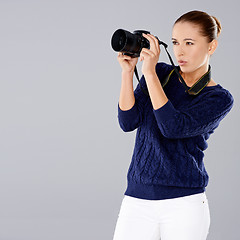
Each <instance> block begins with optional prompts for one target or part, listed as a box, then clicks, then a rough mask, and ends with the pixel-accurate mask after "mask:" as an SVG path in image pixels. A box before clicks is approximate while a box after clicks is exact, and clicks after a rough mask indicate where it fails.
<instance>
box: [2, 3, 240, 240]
mask: <svg viewBox="0 0 240 240" xmlns="http://www.w3.org/2000/svg"><path fill="white" fill-rule="evenodd" d="M226 3H227V4H226ZM226 3H225V2H219V1H217V0H214V1H198V2H197V1H196V2H195V3H194V2H193V1H187V0H182V1H177V0H175V1H159V0H158V1H147V2H146V1H142V0H141V1H137V0H134V1H129V0H128V1H126V0H124V1H86V2H85V1H71V0H68V1H67V0H66V1H64V0H58V1H57V0H55V1H52V0H48V1H34V0H33V1H25V0H22V1H11V0H8V1H5V0H1V1H0V33H1V34H0V114H1V115H0V240H40V239H41V240H43V239H44V240H54V239H58V240H65V239H71V240H77V239H103V240H107V239H112V236H113V233H114V228H115V224H116V221H117V215H118V212H119V209H120V204H121V201H122V198H123V194H124V191H125V188H126V183H127V182H126V175H127V170H128V167H129V164H130V161H131V155H132V151H133V146H134V140H135V134H136V132H135V131H134V132H131V133H124V132H123V131H122V130H121V129H120V127H119V125H118V120H117V103H118V99H119V93H120V86H121V69H120V65H119V64H118V62H117V53H116V52H114V51H113V50H112V49H111V45H110V39H111V36H112V34H113V32H114V31H115V30H116V29H118V28H124V29H127V30H130V31H133V30H135V29H147V30H150V31H151V33H153V34H155V35H157V36H158V37H159V38H160V39H161V40H163V41H165V42H167V43H168V44H169V51H170V53H171V55H172V56H174V55H173V52H172V45H171V41H170V39H171V32H172V25H173V23H174V21H175V20H176V19H177V18H178V17H179V16H180V15H182V14H183V13H185V12H187V11H190V10H194V9H198V10H204V11H206V12H208V13H209V14H212V15H215V16H216V17H218V18H219V19H220V21H221V23H222V26H223V32H222V34H221V36H220V39H219V47H218V49H217V51H216V52H215V54H214V56H213V57H212V59H211V65H212V68H213V71H212V76H213V79H214V80H215V82H217V83H220V84H221V85H222V86H223V87H225V88H226V89H228V90H229V91H230V92H231V93H232V95H233V96H234V99H235V105H234V107H233V109H232V111H231V112H230V113H229V114H228V115H227V117H226V118H225V119H224V120H223V121H222V122H221V124H220V125H219V127H218V128H217V129H216V130H215V133H214V134H213V135H211V137H210V139H209V140H208V143H209V148H208V149H207V150H206V151H205V166H206V168H207V171H208V173H209V176H210V181H209V185H208V186H207V197H208V199H209V205H210V213H211V226H210V233H209V237H208V239H209V240H215V239H219V240H221V239H229V240H237V239H238V230H239V229H238V228H239V214H240V211H239V201H240V197H239V196H240V194H239V184H238V183H239V180H240V179H239V174H238V172H239V167H240V165H239V160H240V159H239V154H237V145H238V146H239V142H238V139H239V133H240V132H239V120H240V115H239V86H240V84H239V72H238V69H239V54H240V52H239V38H240V35H239V31H238V25H239V3H238V1H237V0H236V1H226ZM159 61H165V62H168V63H169V60H168V58H167V55H166V53H165V51H164V50H163V49H162V52H161V55H160V59H159ZM138 68H139V71H140V69H141V65H140V64H139V65H138ZM134 84H135V86H136V84H137V81H136V79H134Z"/></svg>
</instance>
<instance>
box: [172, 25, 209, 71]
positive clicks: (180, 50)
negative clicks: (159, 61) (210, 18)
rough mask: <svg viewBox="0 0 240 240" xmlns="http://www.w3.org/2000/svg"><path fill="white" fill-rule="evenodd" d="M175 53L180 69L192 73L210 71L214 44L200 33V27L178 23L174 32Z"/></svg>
mask: <svg viewBox="0 0 240 240" xmlns="http://www.w3.org/2000/svg"><path fill="white" fill-rule="evenodd" d="M172 42H173V51H174V54H175V57H176V59H177V61H178V64H179V66H180V69H181V71H182V72H184V73H190V72H194V71H197V70H201V69H204V70H205V69H208V64H209V57H210V55H211V54H212V53H213V52H212V51H210V50H211V46H212V43H208V42H207V38H206V37H204V36H202V35H201V34H200V33H199V27H198V26H196V25H194V24H192V23H189V22H178V23H176V24H175V25H174V27H173V31H172Z"/></svg>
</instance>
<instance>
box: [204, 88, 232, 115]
mask: <svg viewBox="0 0 240 240" xmlns="http://www.w3.org/2000/svg"><path fill="white" fill-rule="evenodd" d="M201 97H202V101H203V102H205V103H206V105H208V106H209V107H214V108H219V109H221V110H222V111H224V110H230V109H231V108H232V107H233V104H234V98H233V95H232V94H231V93H230V91H229V90H227V89H226V88H224V87H222V86H221V85H220V84H218V85H217V86H213V88H211V89H208V91H205V92H203V94H202V95H201Z"/></svg>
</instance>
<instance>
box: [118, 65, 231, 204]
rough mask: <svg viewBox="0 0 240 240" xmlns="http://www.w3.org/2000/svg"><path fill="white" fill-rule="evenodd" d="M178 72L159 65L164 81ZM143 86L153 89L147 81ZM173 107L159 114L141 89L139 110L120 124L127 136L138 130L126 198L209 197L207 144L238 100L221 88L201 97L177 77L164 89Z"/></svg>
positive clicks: (123, 117) (123, 115)
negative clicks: (206, 190)
mask: <svg viewBox="0 0 240 240" xmlns="http://www.w3.org/2000/svg"><path fill="white" fill-rule="evenodd" d="M172 69H173V67H172V65H169V64H166V63H163V62H161V63H158V64H157V65H156V73H157V76H158V78H159V80H160V81H162V80H163V78H164V77H166V76H168V74H169V73H170V72H171V70H172ZM140 83H141V86H142V87H143V88H144V89H147V85H146V81H145V79H144V76H142V78H141V79H140ZM164 92H165V94H166V96H167V98H168V102H167V103H166V104H165V105H164V106H162V107H160V108H158V109H156V110H154V109H153V106H152V103H151V99H150V97H147V96H146V95H144V93H143V92H142V90H141V89H140V86H139V84H138V85H137V87H136V89H135V91H134V96H135V104H134V105H133V107H132V108H131V109H129V110H126V111H123V110H121V109H120V107H119V103H118V121H119V125H120V127H121V128H122V130H123V131H124V132H129V131H133V130H135V129H137V133H136V139H135V146H134V150H133V155H132V160H131V164H130V166H129V169H128V173H127V180H128V184H127V189H126V191H125V195H129V196H132V197H137V198H141V199H149V200H160V199H169V198H176V197H181V196H187V195H191V194H196V193H201V192H204V191H205V187H206V186H207V184H208V180H209V176H208V173H207V171H206V169H205V166H204V162H203V158H204V150H206V149H207V147H208V144H207V139H208V138H209V136H210V135H211V134H212V133H213V132H214V130H215V129H216V128H217V127H218V126H219V123H220V121H221V120H222V119H223V118H224V117H225V116H226V115H227V113H228V112H229V111H230V110H231V108H232V106H233V102H234V99H233V96H232V95H231V94H230V92H229V91H228V90H226V89H225V88H223V87H222V86H221V85H220V84H217V85H215V86H209V87H205V88H204V89H203V90H202V91H201V92H200V93H199V94H198V95H197V96H193V95H189V94H188V93H186V92H185V88H184V86H183V84H182V83H181V82H180V81H179V79H178V77H177V75H176V74H173V75H172V76H171V78H170V80H169V82H168V83H167V85H165V86H164Z"/></svg>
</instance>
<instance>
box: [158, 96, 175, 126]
mask: <svg viewBox="0 0 240 240" xmlns="http://www.w3.org/2000/svg"><path fill="white" fill-rule="evenodd" d="M176 111H177V110H176V109H175V108H174V106H173V105H172V103H171V101H170V100H168V101H167V103H166V104H165V105H163V106H162V107H160V108H158V109H156V110H155V109H153V113H154V115H155V117H156V120H157V121H158V122H159V121H160V122H165V121H168V120H170V119H171V118H172V117H173V116H174V115H175V114H176Z"/></svg>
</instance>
